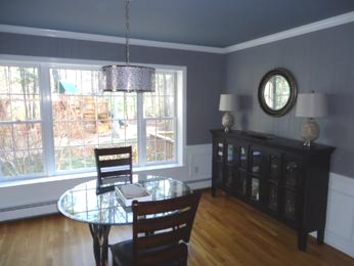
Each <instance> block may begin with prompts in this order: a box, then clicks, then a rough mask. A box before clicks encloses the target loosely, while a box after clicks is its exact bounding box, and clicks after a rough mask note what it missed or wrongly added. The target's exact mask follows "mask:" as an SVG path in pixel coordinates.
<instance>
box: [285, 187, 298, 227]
mask: <svg viewBox="0 0 354 266" xmlns="http://www.w3.org/2000/svg"><path fill="white" fill-rule="evenodd" d="M284 202H285V204H284V216H285V217H286V218H288V219H291V220H295V218H296V217H295V215H296V194H295V193H293V192H291V191H289V190H286V191H285V201H284Z"/></svg>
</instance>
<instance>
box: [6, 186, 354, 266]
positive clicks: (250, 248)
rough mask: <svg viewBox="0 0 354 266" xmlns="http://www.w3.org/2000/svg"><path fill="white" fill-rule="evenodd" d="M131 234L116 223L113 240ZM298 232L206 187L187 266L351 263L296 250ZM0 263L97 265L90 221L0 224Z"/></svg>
mask: <svg viewBox="0 0 354 266" xmlns="http://www.w3.org/2000/svg"><path fill="white" fill-rule="evenodd" d="M130 237H131V227H129V226H121V227H113V228H112V231H111V234H110V242H111V243H114V242H118V241H120V240H123V239H128V238H130ZM296 240H297V237H296V233H295V231H293V230H292V229H289V228H288V227H286V226H284V225H282V224H280V223H278V222H277V221H275V220H273V219H271V218H269V217H267V216H266V215H264V214H262V213H260V212H258V211H257V210H254V209H253V208H251V207H249V206H248V205H245V204H243V203H242V202H240V201H238V200H236V199H234V198H232V197H229V196H226V195H223V194H222V193H220V192H219V195H218V196H217V197H216V198H212V197H211V196H210V192H204V193H203V197H202V200H201V203H200V206H199V209H198V213H197V217H196V220H195V223H194V227H193V232H192V239H191V245H190V254H189V259H188V265H191V266H195V265H202V266H205V265H252V266H254V265H272V266H274V265H301V266H302V265H311V266H312V265H353V266H354V259H352V258H350V257H348V256H346V255H344V254H343V253H341V252H339V251H337V250H335V249H333V248H331V247H330V246H327V245H322V246H321V245H318V244H317V243H316V242H315V241H314V239H311V238H310V239H309V243H308V250H307V252H306V253H305V252H300V251H298V249H297V243H296ZM0 265H1V266H17V265H30V266H42V265H43V266H54V265H55V266H74V265H75V266H94V265H95V263H94V257H93V251H92V240H91V235H90V233H89V229H88V226H87V225H85V224H83V223H80V222H75V221H72V220H70V219H67V218H65V217H63V216H61V215H52V216H47V217H42V218H35V219H29V220H23V221H18V222H11V223H6V224H1V225H0Z"/></svg>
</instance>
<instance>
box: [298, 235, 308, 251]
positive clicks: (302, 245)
mask: <svg viewBox="0 0 354 266" xmlns="http://www.w3.org/2000/svg"><path fill="white" fill-rule="evenodd" d="M297 245H298V248H299V250H301V251H306V247H307V232H304V231H299V232H298V239H297Z"/></svg>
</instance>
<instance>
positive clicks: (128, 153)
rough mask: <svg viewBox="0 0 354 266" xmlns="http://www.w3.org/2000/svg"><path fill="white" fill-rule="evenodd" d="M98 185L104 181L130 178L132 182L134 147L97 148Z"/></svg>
mask: <svg viewBox="0 0 354 266" xmlns="http://www.w3.org/2000/svg"><path fill="white" fill-rule="evenodd" d="M94 151H95V159H96V168H97V181H98V182H97V184H98V186H100V185H102V184H103V183H104V182H103V179H109V178H117V177H119V176H129V178H130V181H132V171H133V167H132V147H131V146H128V147H113V148H96V149H95V150H94Z"/></svg>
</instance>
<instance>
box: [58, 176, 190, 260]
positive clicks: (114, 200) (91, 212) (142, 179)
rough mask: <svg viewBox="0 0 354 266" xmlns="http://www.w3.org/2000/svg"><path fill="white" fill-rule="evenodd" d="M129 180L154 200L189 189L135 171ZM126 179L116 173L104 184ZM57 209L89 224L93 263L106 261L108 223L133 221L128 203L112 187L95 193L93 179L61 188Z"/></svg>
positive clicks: (172, 195) (167, 197)
mask: <svg viewBox="0 0 354 266" xmlns="http://www.w3.org/2000/svg"><path fill="white" fill-rule="evenodd" d="M132 182H133V183H138V184H140V185H141V186H143V187H144V188H145V189H146V190H147V192H148V193H149V194H150V195H151V200H153V201H158V200H164V199H171V198H176V197H181V196H184V195H188V194H190V193H192V190H191V189H190V188H189V186H188V185H186V184H184V183H183V182H180V181H178V180H174V179H172V178H168V177H162V176H154V175H143V174H134V175H133V177H132ZM128 183H130V178H129V177H119V178H117V179H116V180H113V181H112V182H110V183H109V184H107V186H110V187H112V186H114V187H117V186H120V185H124V184H128ZM58 210H59V212H60V213H61V214H63V215H64V216H66V217H68V218H70V219H72V220H76V221H79V222H83V223H87V224H88V226H89V229H90V232H91V235H92V239H93V252H94V256H95V260H96V265H101V266H102V265H108V247H109V243H108V242H109V241H108V237H109V232H110V229H111V226H115V225H116V226H119V225H127V224H132V222H133V213H132V209H131V207H129V206H128V207H127V206H125V205H124V203H123V201H122V200H121V198H120V197H119V196H118V195H117V193H116V191H115V189H113V190H112V191H108V192H105V193H101V194H96V180H91V181H88V182H85V183H82V184H79V185H77V186H75V187H74V188H72V189H69V190H67V191H66V192H64V194H63V195H61V196H60V198H59V200H58Z"/></svg>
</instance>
